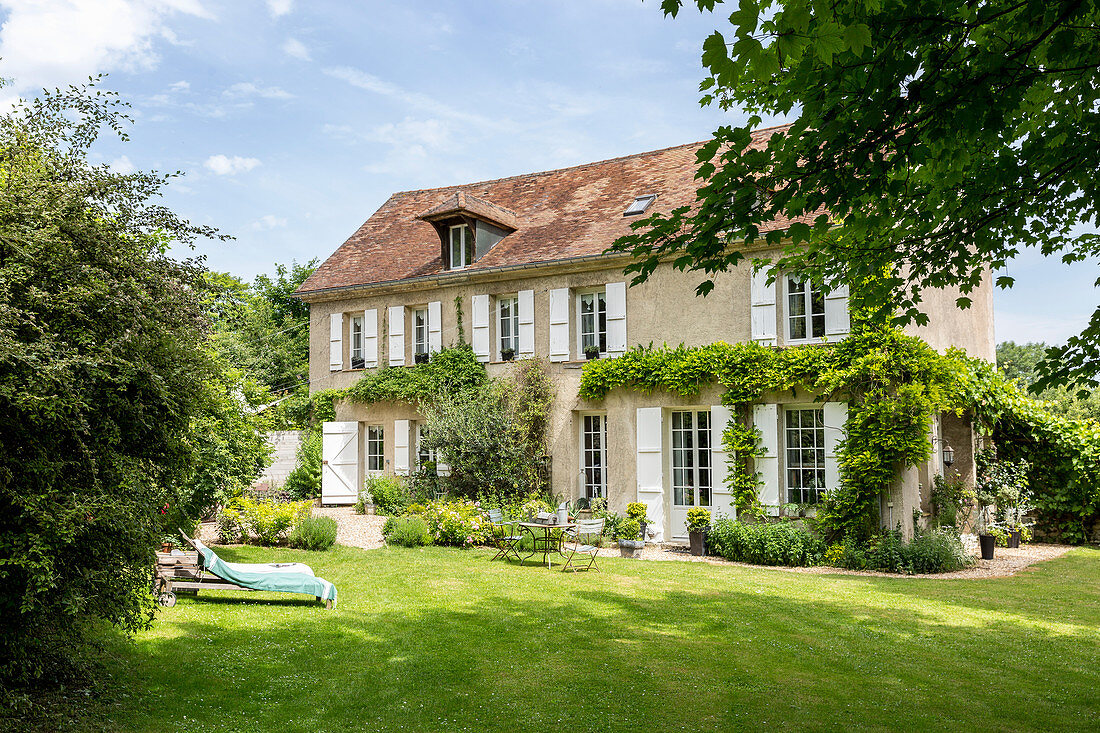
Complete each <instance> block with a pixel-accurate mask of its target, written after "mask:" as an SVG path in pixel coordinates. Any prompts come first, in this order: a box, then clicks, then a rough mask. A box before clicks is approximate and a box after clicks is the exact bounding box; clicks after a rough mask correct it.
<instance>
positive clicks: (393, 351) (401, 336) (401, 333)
mask: <svg viewBox="0 0 1100 733" xmlns="http://www.w3.org/2000/svg"><path fill="white" fill-rule="evenodd" d="M387 317H388V320H389V328H390V343H389V351H390V354H389V356H390V358H389V362H390V366H405V306H403V305H391V306H390V308H389V311H388V313H387Z"/></svg>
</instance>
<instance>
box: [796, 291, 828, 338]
mask: <svg viewBox="0 0 1100 733" xmlns="http://www.w3.org/2000/svg"><path fill="white" fill-rule="evenodd" d="M824 336H825V293H824V292H822V290H821V288H820V287H819V286H817V285H814V284H813V283H811V282H810V281H809V280H803V281H799V280H796V279H795V278H793V277H787V338H788V339H790V340H791V341H797V340H798V339H809V338H824Z"/></svg>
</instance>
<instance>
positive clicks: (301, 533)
mask: <svg viewBox="0 0 1100 733" xmlns="http://www.w3.org/2000/svg"><path fill="white" fill-rule="evenodd" d="M287 544H288V545H290V546H291V547H296V548H298V549H299V550H327V549H328V548H330V547H332V546H333V545H334V544H336V520H335V519H333V518H332V517H305V518H304V519H302V520H301V521H300V522H299V523H298V525H297V526H296V527H295V528H294V529H292V530H291V531H290V536H289V537H287Z"/></svg>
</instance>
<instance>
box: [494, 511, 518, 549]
mask: <svg viewBox="0 0 1100 733" xmlns="http://www.w3.org/2000/svg"><path fill="white" fill-rule="evenodd" d="M489 522H490V523H492V525H493V537H492V539H493V546H494V547H496V548H497V554H495V555H493V557H492V559H493V560H497V559H504V560H507V559H508V558H509V557H515V558H516V559H517V560H520V559H521V558H520V556H519V551H518V550H517V549H516V548H517V546H518V545H519V541H520V537H521V535H518V534H515V526H516V523H515V522H506V521H504V514H503V513H502V512H501V511H500V510H499V509H490V510H489Z"/></svg>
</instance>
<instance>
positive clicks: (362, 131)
mask: <svg viewBox="0 0 1100 733" xmlns="http://www.w3.org/2000/svg"><path fill="white" fill-rule="evenodd" d="M718 23H719V19H718V18H716V17H715V16H710V15H701V14H699V13H696V12H692V11H684V12H682V13H681V14H680V16H679V17H678V18H676V19H670V18H665V17H664V16H663V15H662V13H661V11H660V7H659V3H658V2H657V0H647V1H646V2H641V0H477V2H470V1H469V0H466V1H465V2H461V1H455V2H445V1H443V0H438V1H434V2H433V1H430V0H403V1H401V2H392V1H391V2H377V1H373V0H363V1H360V2H347V1H346V0H342V1H330V0H309V1H308V2H306V1H305V0H221V1H220V2H219V1H215V0H0V77H4V78H7V79H10V80H11V82H12V84H11V85H10V86H8V87H5V88H3V89H0V105H2V106H3V108H5V109H6V108H7V107H8V103H9V102H10V100H11V99H13V98H14V97H15V96H34V94H35V93H36V92H37V91H38V90H39V89H41V88H42V87H55V86H64V85H68V84H71V83H78V82H80V81H83V80H86V79H87V77H88V76H90V75H93V74H99V73H106V74H108V77H107V79H106V81H104V82H103V86H104V87H105V88H108V89H112V90H116V91H118V92H119V93H120V94H121V95H122V96H123V98H125V99H126V100H128V101H129V102H130V103H131V104H132V106H133V108H132V110H131V114H132V116H133V117H134V120H135V124H134V125H133V127H132V128H131V129H130V130H129V134H130V141H129V142H126V143H122V142H119V141H117V140H113V139H105V140H104V141H103V142H102V144H100V145H99V147H98V148H97V149H96V152H95V155H96V156H97V160H98V161H102V162H108V163H110V164H111V165H112V166H113V167H114V168H115V169H117V170H119V171H122V172H126V171H131V170H137V169H140V170H157V171H162V172H171V171H181V172H183V173H184V174H185V175H184V177H183V178H182V179H177V180H175V181H174V182H173V183H172V184H170V186H169V189H168V191H167V193H166V195H165V202H166V203H167V204H168V205H169V206H170V207H172V208H173V209H174V210H175V211H177V212H178V213H180V214H181V215H182V216H184V217H186V218H188V219H190V220H191V221H193V222H195V223H200V224H209V225H213V226H215V227H217V228H218V229H220V230H221V231H222V232H225V233H227V234H230V235H232V236H233V237H234V238H235V239H234V240H233V241H231V242H228V243H222V242H201V243H199V244H198V245H196V249H195V252H189V251H184V252H179V253H178V256H181V257H182V256H191V255H195V254H198V255H202V256H204V257H205V258H206V262H207V265H208V266H209V267H211V268H213V269H215V270H220V271H227V272H232V273H234V274H236V275H239V276H241V277H244V278H245V279H249V280H250V279H252V278H253V277H254V276H255V275H257V274H259V273H264V272H272V271H273V270H274V265H275V263H289V262H291V261H298V262H306V261H309V260H311V259H313V258H317V259H318V260H324V259H325V258H326V257H328V256H329V255H330V254H331V253H332V252H333V251H335V250H336V248H337V247H338V246H339V245H340V244H341V243H343V241H344V240H345V239H346V238H347V237H348V236H349V235H350V234H351V233H352V232H354V231H355V230H356V229H357V228H358V226H359V225H360V224H361V223H362V222H363V221H365V220H366V219H367V217H369V216H370V215H371V213H372V212H374V210H375V209H376V208H378V207H379V206H380V205H381V204H382V203H383V202H384V201H385V200H386V199H387V198H388V197H389V195H390V194H391V193H393V192H395V191H402V190H408V189H415V188H428V187H437V186H446V185H452V184H458V183H464V182H471V181H478V180H486V179H491V178H499V177H503V176H509V175H515V174H520V173H526V172H531V171H539V170H548V169H552V168H559V167H564V166H569V165H576V164H580V163H586V162H591V161H596V160H603V159H606V158H613V157H616V156H620V155H628V154H631V153H636V152H642V151H645V150H654V149H658V148H663V147H668V146H672V145H679V144H682V143H686V142H692V141H696V140H705V139H707V138H708V137H709V136H710V134H711V132H713V130H714V129H715V128H717V127H719V126H721V125H726V124H738V123H741V122H742V121H743V120H744V115H743V114H741V113H738V112H736V111H730V112H723V111H722V110H720V109H718V108H717V107H707V108H702V107H700V106H699V103H698V101H699V97H700V93H699V91H698V85H699V81H700V80H701V79H702V78H703V76H704V73H703V69H702V65H701V63H700V60H699V56H700V51H701V46H702V41H703V39H704V38H705V37H706V36H707V35H708V34H709V33H710V32H711V31H712V30H713V29H714V28H715V27H718V25H717V24H718ZM779 121H782V120H766V121H765V123H768V122H779ZM1008 274H1010V275H1012V276H1014V277H1015V278H1016V286H1015V287H1014V288H1013V289H1012V290H1010V291H1006V292H999V293H998V294H997V295H996V299H995V306H996V327H997V338H998V340H1015V341H1046V342H1048V343H1056V342H1059V341H1062V340H1064V339H1065V338H1066V337H1067V336H1069V335H1071V334H1073V333H1076V332H1077V331H1079V330H1080V329H1081V328H1082V327H1083V326H1084V324H1085V323H1086V322H1087V320H1088V317H1089V315H1091V313H1092V310H1093V308H1094V307H1095V305H1096V303H1097V302H1100V292H1098V291H1097V290H1096V289H1095V288H1094V287H1093V281H1094V280H1095V279H1096V277H1097V275H1100V271H1098V268H1097V264H1096V262H1095V261H1092V262H1087V263H1081V264H1077V265H1074V266H1072V267H1066V266H1063V265H1061V264H1060V263H1059V262H1057V261H1056V260H1055V261H1052V260H1047V259H1044V258H1042V257H1041V256H1039V255H1036V254H1027V253H1025V254H1024V255H1022V256H1021V257H1019V258H1017V260H1016V261H1015V262H1013V263H1012V264H1011V265H1010V267H1009V272H1008Z"/></svg>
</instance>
